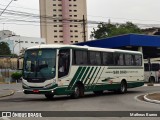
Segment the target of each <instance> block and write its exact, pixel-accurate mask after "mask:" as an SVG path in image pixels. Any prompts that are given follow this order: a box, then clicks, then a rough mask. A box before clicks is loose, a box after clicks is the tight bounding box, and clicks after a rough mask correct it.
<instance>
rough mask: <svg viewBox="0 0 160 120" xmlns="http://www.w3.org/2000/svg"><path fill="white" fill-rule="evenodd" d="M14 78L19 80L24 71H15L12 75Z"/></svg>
mask: <svg viewBox="0 0 160 120" xmlns="http://www.w3.org/2000/svg"><path fill="white" fill-rule="evenodd" d="M11 77H12V79H14V80H19V79H20V78H21V77H22V73H18V72H15V73H13V74H12V75H11Z"/></svg>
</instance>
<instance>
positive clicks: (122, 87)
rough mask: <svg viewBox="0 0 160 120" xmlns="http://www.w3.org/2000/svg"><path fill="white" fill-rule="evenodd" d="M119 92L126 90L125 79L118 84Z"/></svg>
mask: <svg viewBox="0 0 160 120" xmlns="http://www.w3.org/2000/svg"><path fill="white" fill-rule="evenodd" d="M119 92H120V93H126V92H127V83H126V81H124V80H123V81H122V82H121V84H120V89H119Z"/></svg>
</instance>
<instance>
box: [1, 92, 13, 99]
mask: <svg viewBox="0 0 160 120" xmlns="http://www.w3.org/2000/svg"><path fill="white" fill-rule="evenodd" d="M9 91H10V93H9V94H5V95H1V96H0V98H3V97H8V96H11V95H13V94H14V93H15V91H14V90H9Z"/></svg>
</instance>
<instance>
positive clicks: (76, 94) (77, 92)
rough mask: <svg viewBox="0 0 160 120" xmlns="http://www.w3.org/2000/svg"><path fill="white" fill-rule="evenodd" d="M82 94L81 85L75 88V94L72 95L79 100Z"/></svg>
mask: <svg viewBox="0 0 160 120" xmlns="http://www.w3.org/2000/svg"><path fill="white" fill-rule="evenodd" d="M80 94H81V87H80V85H76V86H75V88H74V92H73V93H72V94H71V97H72V98H74V99H77V98H79V97H80Z"/></svg>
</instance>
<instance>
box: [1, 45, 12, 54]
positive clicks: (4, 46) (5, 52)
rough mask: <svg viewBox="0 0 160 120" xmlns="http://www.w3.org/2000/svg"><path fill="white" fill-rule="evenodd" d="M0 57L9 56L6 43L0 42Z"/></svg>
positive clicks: (9, 52)
mask: <svg viewBox="0 0 160 120" xmlns="http://www.w3.org/2000/svg"><path fill="white" fill-rule="evenodd" d="M0 55H11V51H10V48H9V46H8V43H6V42H0Z"/></svg>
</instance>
